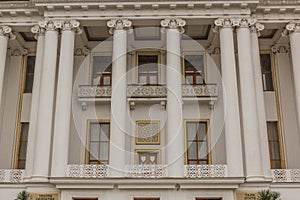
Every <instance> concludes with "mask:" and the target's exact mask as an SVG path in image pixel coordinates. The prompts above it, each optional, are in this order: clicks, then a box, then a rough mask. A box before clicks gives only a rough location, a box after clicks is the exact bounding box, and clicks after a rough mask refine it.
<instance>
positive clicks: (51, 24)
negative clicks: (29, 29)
mask: <svg viewBox="0 0 300 200" xmlns="http://www.w3.org/2000/svg"><path fill="white" fill-rule="evenodd" d="M38 25H39V26H40V27H41V28H43V29H45V30H47V31H59V30H60V29H62V28H63V21H51V20H50V21H39V22H38Z"/></svg>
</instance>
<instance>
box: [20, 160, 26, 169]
mask: <svg viewBox="0 0 300 200" xmlns="http://www.w3.org/2000/svg"><path fill="white" fill-rule="evenodd" d="M25 164H26V163H25V162H24V161H19V166H18V168H19V169H25Z"/></svg>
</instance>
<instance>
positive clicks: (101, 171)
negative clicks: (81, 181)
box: [67, 165, 108, 178]
mask: <svg viewBox="0 0 300 200" xmlns="http://www.w3.org/2000/svg"><path fill="white" fill-rule="evenodd" d="M107 176H108V166H107V165H68V168H67V177H72V178H105V177H107Z"/></svg>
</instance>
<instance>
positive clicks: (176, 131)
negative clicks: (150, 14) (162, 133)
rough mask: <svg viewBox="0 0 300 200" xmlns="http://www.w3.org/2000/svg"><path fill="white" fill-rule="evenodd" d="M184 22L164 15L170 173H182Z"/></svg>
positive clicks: (177, 174) (177, 175)
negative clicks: (182, 49)
mask: <svg viewBox="0 0 300 200" xmlns="http://www.w3.org/2000/svg"><path fill="white" fill-rule="evenodd" d="M185 24H186V22H185V20H182V19H165V20H162V21H161V26H162V27H163V28H166V51H167V62H166V69H167V89H168V92H167V136H166V139H167V141H166V164H167V167H168V176H169V177H183V175H184V152H185V151H184V146H185V145H184V141H185V139H184V131H183V119H182V92H181V90H182V82H181V80H182V73H181V50H180V41H181V33H183V30H184V29H183V27H184V26H185Z"/></svg>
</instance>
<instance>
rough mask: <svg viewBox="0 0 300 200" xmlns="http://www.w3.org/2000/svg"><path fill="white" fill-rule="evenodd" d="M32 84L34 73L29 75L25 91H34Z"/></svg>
mask: <svg viewBox="0 0 300 200" xmlns="http://www.w3.org/2000/svg"><path fill="white" fill-rule="evenodd" d="M32 86H33V75H32V74H31V75H27V76H26V81H25V89H24V92H25V93H31V92H32Z"/></svg>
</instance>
